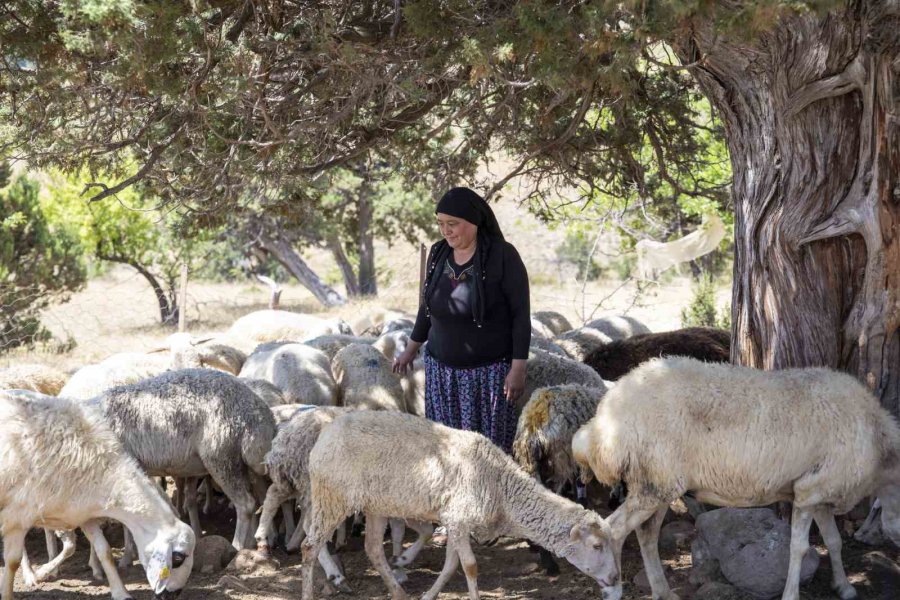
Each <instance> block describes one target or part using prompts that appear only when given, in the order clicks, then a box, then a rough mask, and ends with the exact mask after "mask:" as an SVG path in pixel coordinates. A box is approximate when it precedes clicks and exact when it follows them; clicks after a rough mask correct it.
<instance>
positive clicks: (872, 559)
mask: <svg viewBox="0 0 900 600" xmlns="http://www.w3.org/2000/svg"><path fill="white" fill-rule="evenodd" d="M862 563H863V564H864V565H865V568H866V578H867V579H868V580H869V581H871V582H872V588H873V589H879V590H898V589H900V565H898V564H897V563H895V562H894V561H893V560H891V559H890V558H888V556H887V555H886V554H885V553H884V552H879V551H877V550H876V551H874V552H867V553H866V554H865V555H864V556H863V557H862Z"/></svg>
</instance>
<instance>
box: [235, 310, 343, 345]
mask: <svg viewBox="0 0 900 600" xmlns="http://www.w3.org/2000/svg"><path fill="white" fill-rule="evenodd" d="M329 334H345V335H353V331H352V330H351V329H350V326H349V325H348V324H347V323H346V322H345V321H342V320H340V319H322V318H319V317H314V316H312V315H304V314H300V313H295V312H290V311H287V310H257V311H254V312H251V313H248V314H246V315H244V316H242V317H240V318H239V319H238V320H236V321H235V322H234V323H232V324H231V327H230V328H229V329H228V331H227V332H226V333H225V335H224V339H225V340H227V341H228V343H230V344H233V345H235V346H236V347H237V348H240V349H241V350H249V349H251V348H253V347H254V346H256V345H257V344H261V343H265V342H279V341H303V340H307V339H312V338H316V337H319V336H320V335H329Z"/></svg>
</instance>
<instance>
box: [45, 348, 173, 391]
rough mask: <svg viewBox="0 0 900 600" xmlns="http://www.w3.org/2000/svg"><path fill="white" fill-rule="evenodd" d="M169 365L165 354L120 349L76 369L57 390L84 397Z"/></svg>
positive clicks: (137, 378) (152, 373) (145, 376)
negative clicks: (99, 360) (121, 350)
mask: <svg viewBox="0 0 900 600" xmlns="http://www.w3.org/2000/svg"><path fill="white" fill-rule="evenodd" d="M170 366H171V359H170V357H169V356H168V355H166V354H144V353H142V352H122V353H119V354H114V355H112V356H110V357H109V358H107V359H105V360H103V361H102V362H100V363H97V364H93V365H86V366H84V367H81V368H80V369H78V370H77V371H76V372H75V373H74V374H73V375H72V377H71V378H70V379H69V381H68V382H66V385H64V386H63V388H62V389H61V390H60V392H59V395H60V396H63V397H65V398H76V399H79V400H87V399H89V398H93V397H94V396H97V395H98V394H102V393H103V392H105V391H106V390H108V389H109V388H111V387H115V386H117V385H127V384H129V383H137V382H138V381H141V380H143V379H146V378H148V377H153V376H155V375H159V374H160V373H163V372H165V371H166V370H167V369H168V368H169V367H170Z"/></svg>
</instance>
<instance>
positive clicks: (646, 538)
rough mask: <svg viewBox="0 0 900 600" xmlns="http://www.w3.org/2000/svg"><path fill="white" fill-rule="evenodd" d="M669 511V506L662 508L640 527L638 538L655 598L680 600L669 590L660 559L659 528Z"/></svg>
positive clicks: (638, 528) (659, 599)
mask: <svg viewBox="0 0 900 600" xmlns="http://www.w3.org/2000/svg"><path fill="white" fill-rule="evenodd" d="M668 510H669V507H668V506H662V507H660V508H659V509H658V510H657V511H656V513H655V514H654V515H653V516H652V517H651V518H650V519H648V520H647V521H644V522H643V523H641V524H640V525H638V527H637V538H638V543H639V544H640V546H641V558H643V559H644V568H645V569H646V570H647V580H648V581H649V582H650V589H651V590H652V591H653V597H654V598H657V599H658V600H679V599H678V595H677V594H674V593H673V592H672V590H671V589H669V582H667V581H666V573H665V571H663V566H662V562H661V561H660V559H659V528H660V527H662V522H663V518H664V517H665V516H666V511H668Z"/></svg>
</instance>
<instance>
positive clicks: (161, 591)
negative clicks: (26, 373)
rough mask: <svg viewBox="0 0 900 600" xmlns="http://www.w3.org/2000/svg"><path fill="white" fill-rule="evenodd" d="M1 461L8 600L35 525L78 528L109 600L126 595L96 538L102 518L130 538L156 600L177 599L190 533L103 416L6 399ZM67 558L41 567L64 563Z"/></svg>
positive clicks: (46, 400) (0, 419)
mask: <svg viewBox="0 0 900 600" xmlns="http://www.w3.org/2000/svg"><path fill="white" fill-rule="evenodd" d="M0 457H2V459H0V530H2V532H3V559H4V563H5V572H4V577H3V586H2V594H0V597H2V600H12V597H13V580H14V578H15V573H16V570H17V569H18V567H19V564H20V562H21V560H22V558H23V554H24V543H25V534H26V533H27V532H28V530H29V529H30V528H31V527H33V526H39V527H45V528H53V529H74V528H76V527H81V528H82V529H83V530H84V532H85V533H86V534H87V536H88V538H89V539H90V540H91V543H92V544H93V545H94V546H95V548H96V550H97V552H98V554H99V557H100V561H101V564H102V565H103V569H104V571H105V573H106V577H107V579H108V581H109V584H110V591H111V593H112V597H113V599H114V600H125V599H126V598H129V597H130V595H129V594H128V591H127V590H126V589H125V586H124V585H123V584H122V580H121V579H120V578H119V576H118V573H117V572H116V568H115V565H114V564H113V562H112V555H111V553H110V548H109V545H108V544H107V543H106V540H105V539H104V538H103V535H102V533H101V531H100V525H99V522H100V520H101V519H115V520H117V521H121V522H122V523H124V524H125V525H126V526H127V527H128V528H129V530H131V531H132V532H134V536H135V538H136V540H137V546H138V553H139V555H140V559H141V563H142V564H143V565H144V568H145V571H146V574H147V580H148V581H149V583H150V588H151V589H152V590H153V591H154V592H155V593H156V595H157V597H163V598H171V597H174V596H175V594H176V593H177V592H178V591H180V590H181V589H182V588H183V587H184V585H185V583H186V582H187V579H188V576H189V575H190V572H191V566H192V564H193V551H194V541H195V538H194V533H193V531H191V528H190V527H188V526H187V525H186V524H184V523H182V522H181V521H179V520H178V517H177V516H176V515H175V512H174V510H173V509H172V506H171V505H170V504H169V503H168V501H167V499H166V497H165V496H164V495H163V494H162V493H161V491H160V490H159V488H158V487H157V486H156V485H155V484H154V483H153V482H152V481H150V479H149V478H148V477H147V476H146V475H145V474H144V472H143V471H142V470H141V468H140V467H139V466H138V465H137V463H136V462H135V461H134V460H133V459H132V458H130V457H129V456H128V455H127V454H126V453H125V452H124V450H123V448H122V445H121V443H120V442H119V441H118V439H117V438H116V436H115V435H114V433H113V432H112V431H111V430H110V429H109V427H108V425H107V424H106V422H105V421H104V419H103V416H102V415H101V414H100V413H99V412H97V411H96V410H94V409H92V408H90V407H87V406H85V405H82V404H80V403H78V402H75V401H72V400H69V399H65V398H53V397H49V396H42V395H37V394H33V395H23V394H21V393H18V394H16V393H8V392H0ZM73 482H78V485H73ZM65 557H66V555H65V554H61V555H59V556H58V557H57V558H56V559H54V560H56V561H57V562H56V563H55V564H52V565H45V568H46V567H52V568H55V567H57V566H59V563H61V562H62V560H65ZM49 570H52V569H49Z"/></svg>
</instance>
